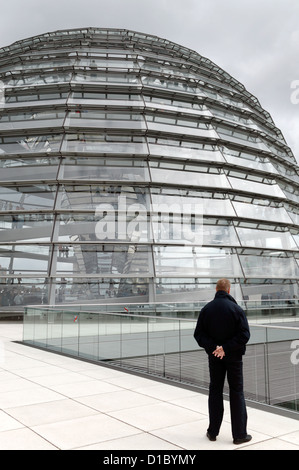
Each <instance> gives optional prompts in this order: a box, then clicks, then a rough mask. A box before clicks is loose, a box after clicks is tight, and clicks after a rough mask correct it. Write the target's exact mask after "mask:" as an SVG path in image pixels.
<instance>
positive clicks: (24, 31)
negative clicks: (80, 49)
mask: <svg viewBox="0 0 299 470" xmlns="http://www.w3.org/2000/svg"><path fill="white" fill-rule="evenodd" d="M87 26H94V27H100V28H108V27H111V28H122V29H132V30H135V31H140V32H143V33H148V34H153V35H157V36H160V37H162V38H166V39H169V40H170V41H173V42H176V43H178V44H181V45H183V46H186V47H189V48H190V49H193V50H195V51H196V52H198V53H199V54H201V55H203V56H205V57H208V58H209V59H210V60H212V61H213V62H215V63H216V64H217V65H219V66H220V67H222V68H223V69H224V70H225V71H227V72H228V73H230V74H231V75H232V76H233V77H234V78H236V79H237V80H239V81H240V82H241V83H242V84H243V85H244V86H245V87H246V88H247V90H248V91H249V92H251V93H252V94H254V95H255V96H256V97H257V98H258V99H259V101H260V103H261V105H262V106H263V107H264V108H265V109H266V110H267V111H269V112H270V114H271V115H272V118H273V120H274V122H275V123H276V125H277V126H278V127H279V128H280V129H281V130H282V132H283V134H284V136H285V138H286V140H287V142H288V145H289V146H290V147H291V148H292V150H293V152H294V154H295V156H296V158H297V160H298V161H299V0H26V1H25V0H10V1H9V0H5V1H4V0H2V1H1V4H0V47H3V46H8V45H9V44H11V43H13V42H15V41H18V40H20V39H24V38H26V37H31V36H35V35H38V34H43V33H46V32H50V31H56V30H58V29H67V28H80V27H83V28H84V27H87ZM292 85H293V87H294V86H295V88H292ZM296 90H298V92H297V93H296ZM297 101H298V103H297Z"/></svg>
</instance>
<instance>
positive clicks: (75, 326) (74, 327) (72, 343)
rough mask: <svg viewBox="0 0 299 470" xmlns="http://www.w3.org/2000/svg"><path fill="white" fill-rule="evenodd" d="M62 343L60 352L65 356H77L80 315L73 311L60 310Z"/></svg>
mask: <svg viewBox="0 0 299 470" xmlns="http://www.w3.org/2000/svg"><path fill="white" fill-rule="evenodd" d="M60 315H61V322H62V341H61V350H62V352H63V353H65V354H72V355H75V356H77V355H78V354H79V323H80V314H78V312H75V311H73V312H72V311H63V310H61V313H60Z"/></svg>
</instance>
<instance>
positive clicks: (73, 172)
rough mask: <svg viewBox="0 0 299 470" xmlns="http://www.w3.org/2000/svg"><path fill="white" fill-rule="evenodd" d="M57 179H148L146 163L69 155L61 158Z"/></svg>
mask: <svg viewBox="0 0 299 470" xmlns="http://www.w3.org/2000/svg"><path fill="white" fill-rule="evenodd" d="M58 178H59V179H75V180H93V179H95V180H102V181H122V180H127V181H149V174H148V169H147V163H146V162H142V161H133V160H130V161H121V160H109V161H107V160H106V159H104V158H101V159H99V158H86V157H84V158H79V157H77V158H76V157H70V158H66V159H64V160H63V165H62V166H61V168H60V171H59V176H58Z"/></svg>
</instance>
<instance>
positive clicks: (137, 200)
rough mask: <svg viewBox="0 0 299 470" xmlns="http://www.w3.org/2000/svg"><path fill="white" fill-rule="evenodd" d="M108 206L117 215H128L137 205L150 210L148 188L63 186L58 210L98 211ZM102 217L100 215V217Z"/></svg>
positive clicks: (60, 191)
mask: <svg viewBox="0 0 299 470" xmlns="http://www.w3.org/2000/svg"><path fill="white" fill-rule="evenodd" d="M105 204H106V205H107V206H108V207H109V208H110V210H111V211H113V210H114V211H115V214H117V213H118V212H119V213H121V214H122V213H126V212H127V211H128V210H129V209H130V206H131V209H130V211H131V210H133V209H134V205H135V204H139V205H141V206H143V207H146V209H147V210H149V207H150V201H149V194H148V190H147V189H146V188H142V187H136V186H135V187H133V186H126V185H124V186H122V185H117V186H115V185H113V184H111V185H102V184H94V185H86V184H84V185H83V184H82V185H72V186H66V185H63V186H61V187H60V189H59V194H58V197H57V208H61V209H64V210H65V209H76V210H81V211H85V210H86V209H88V210H89V211H96V209H98V210H99V212H100V209H102V205H105ZM99 217H100V215H99Z"/></svg>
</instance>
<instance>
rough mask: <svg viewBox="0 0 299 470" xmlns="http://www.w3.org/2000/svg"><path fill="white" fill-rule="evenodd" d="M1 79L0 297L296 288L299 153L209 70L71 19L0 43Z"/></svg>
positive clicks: (243, 293)
mask: <svg viewBox="0 0 299 470" xmlns="http://www.w3.org/2000/svg"><path fill="white" fill-rule="evenodd" d="M0 80H1V82H2V85H3V86H2V88H3V96H4V101H3V106H2V109H1V110H0V111H1V112H0V167H1V172H0V227H1V231H0V255H1V256H0V270H1V271H0V290H1V293H2V300H1V305H0V308H7V306H11V307H14V306H16V305H26V304H30V303H50V304H58V303H71V302H76V303H78V302H80V303H84V302H99V303H103V302H118V301H119V302H123V299H124V298H125V299H126V300H127V301H130V300H131V301H134V302H170V301H186V302H193V301H198V300H203V301H206V300H209V299H210V298H211V295H213V292H214V287H215V283H216V281H217V279H218V277H229V278H230V280H231V282H232V293H233V295H235V296H236V298H237V299H240V300H242V299H243V300H244V301H245V300H246V301H248V302H250V301H252V302H253V303H254V302H256V301H261V300H265V299H266V298H267V299H272V300H275V301H277V300H279V301H281V300H282V301H287V300H288V299H292V298H293V296H297V294H298V278H299V269H298V261H297V258H298V241H299V237H298V229H299V218H298V212H299V211H298V201H299V199H298V187H299V186H298V166H297V164H296V161H295V158H294V155H293V153H292V151H291V149H290V148H289V147H288V146H287V144H286V141H285V139H284V137H283V135H282V133H281V131H280V130H279V129H278V128H277V127H276V126H275V123H274V122H273V120H272V118H271V116H270V114H269V113H268V112H267V111H266V110H264V109H263V108H262V107H261V105H260V103H259V101H258V99H257V98H256V97H254V96H253V95H252V94H251V93H249V92H248V91H247V90H246V89H245V87H244V86H243V85H242V84H241V83H239V82H238V81H237V80H236V79H234V78H233V77H231V76H230V75H229V74H228V73H226V72H225V71H224V70H223V69H221V68H220V67H218V66H217V65H216V64H214V63H213V62H212V61H210V60H209V59H207V58H205V57H202V56H201V55H200V54H198V53H197V52H195V51H192V50H190V49H188V48H186V47H183V46H180V45H178V44H175V43H173V42H171V41H168V40H166V39H161V38H158V37H156V36H152V35H148V34H142V33H139V32H134V31H129V30H121V29H101V28H84V29H75V30H65V31H56V32H53V33H46V34H43V35H39V36H35V37H32V38H28V39H24V40H22V41H17V42H15V43H14V44H12V45H10V46H8V47H4V48H2V49H0ZM12 229H13V230H12Z"/></svg>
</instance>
